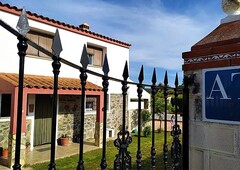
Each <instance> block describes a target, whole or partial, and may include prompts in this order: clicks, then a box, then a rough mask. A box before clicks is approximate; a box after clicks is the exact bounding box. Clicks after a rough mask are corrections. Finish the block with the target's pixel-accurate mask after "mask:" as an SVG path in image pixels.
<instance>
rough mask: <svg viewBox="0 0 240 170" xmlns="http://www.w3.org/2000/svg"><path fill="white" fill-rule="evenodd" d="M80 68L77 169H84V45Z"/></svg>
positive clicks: (85, 65)
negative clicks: (80, 87)
mask: <svg viewBox="0 0 240 170" xmlns="http://www.w3.org/2000/svg"><path fill="white" fill-rule="evenodd" d="M81 64H82V68H80V72H81V74H80V79H81V86H82V97H81V113H80V114H81V123H80V147H79V162H78V166H77V170H84V161H83V138H84V113H85V86H86V80H87V73H86V69H87V66H88V56H87V48H86V45H84V47H83V52H82V57H81Z"/></svg>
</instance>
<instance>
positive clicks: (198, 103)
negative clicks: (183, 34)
mask: <svg viewBox="0 0 240 170" xmlns="http://www.w3.org/2000/svg"><path fill="white" fill-rule="evenodd" d="M223 6H224V4H223ZM229 8H231V7H230V6H229ZM239 12H240V11H238V13H239ZM239 28H240V15H229V16H228V17H226V18H224V19H222V21H221V24H220V25H219V26H218V27H217V28H216V29H215V30H213V31H212V32H211V33H210V34H208V35H207V36H206V37H204V38H203V39H202V40H200V41H199V42H198V43H196V44H195V45H194V46H192V48H191V51H189V52H184V53H183V59H184V65H183V71H184V76H185V78H184V93H185V94H187V93H189V101H188V98H184V103H185V104H186V103H188V102H189V106H188V107H185V108H184V112H183V119H184V120H183V131H184V132H183V148H185V149H184V152H183V153H184V157H183V161H184V163H183V166H186V167H188V164H185V163H186V162H187V161H189V169H194V170H202V169H204V170H215V169H231V170H238V169H239V167H240V158H239V155H240V146H239V135H240V133H239V129H240V123H239V122H240V114H239V110H240V104H239V102H240V100H239V99H240V90H239V87H240V52H239V51H240V44H239V41H240V30H239ZM188 87H189V89H188ZM188 90H189V91H188ZM187 96H188V95H185V97H187ZM185 106H187V105H185ZM188 113H189V114H188ZM188 116H189V117H188ZM188 118H189V119H188ZM188 123H189V136H188V129H187V126H188ZM188 137H189V148H188V146H187V144H188ZM188 153H189V157H188ZM184 169H187V168H185V167H184Z"/></svg>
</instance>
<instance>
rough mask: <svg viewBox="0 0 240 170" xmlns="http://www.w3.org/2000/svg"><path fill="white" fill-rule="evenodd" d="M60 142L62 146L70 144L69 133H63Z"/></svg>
mask: <svg viewBox="0 0 240 170" xmlns="http://www.w3.org/2000/svg"><path fill="white" fill-rule="evenodd" d="M60 142H61V145H62V146H67V145H68V144H69V137H68V135H67V134H63V135H62V136H61V138H60Z"/></svg>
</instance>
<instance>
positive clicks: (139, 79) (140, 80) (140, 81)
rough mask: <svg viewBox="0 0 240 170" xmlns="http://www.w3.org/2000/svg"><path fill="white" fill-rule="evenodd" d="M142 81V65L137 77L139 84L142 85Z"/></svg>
mask: <svg viewBox="0 0 240 170" xmlns="http://www.w3.org/2000/svg"><path fill="white" fill-rule="evenodd" d="M143 79H144V75H143V65H142V67H141V71H140V73H139V76H138V81H139V83H142V82H143Z"/></svg>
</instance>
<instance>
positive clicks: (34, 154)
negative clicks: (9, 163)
mask: <svg viewBox="0 0 240 170" xmlns="http://www.w3.org/2000/svg"><path fill="white" fill-rule="evenodd" d="M83 146H84V148H83V151H84V152H88V151H91V150H95V149H99V147H97V146H94V144H93V143H92V142H84V145H83ZM50 147H51V146H50V144H48V145H42V146H37V147H34V149H33V151H30V152H28V153H27V155H26V163H27V164H29V165H33V164H36V163H42V162H49V161H50V150H51V149H50ZM78 153H79V143H71V144H69V145H68V146H59V145H57V146H56V159H60V158H64V157H68V156H71V155H75V154H78ZM0 170H9V168H7V167H4V166H1V165H0ZM23 170H31V169H30V168H23Z"/></svg>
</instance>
